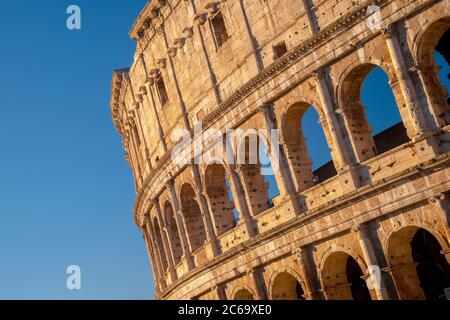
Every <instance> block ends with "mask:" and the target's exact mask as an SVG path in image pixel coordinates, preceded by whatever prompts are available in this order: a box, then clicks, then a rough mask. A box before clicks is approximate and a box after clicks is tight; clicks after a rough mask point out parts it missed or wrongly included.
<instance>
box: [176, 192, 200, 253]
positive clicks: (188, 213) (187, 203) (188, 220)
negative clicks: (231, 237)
mask: <svg viewBox="0 0 450 320" xmlns="http://www.w3.org/2000/svg"><path fill="white" fill-rule="evenodd" d="M180 203H181V210H182V212H183V219H184V223H185V225H186V233H187V237H188V240H189V244H190V246H191V250H192V252H194V251H196V250H198V249H200V248H201V247H202V246H203V245H204V244H205V242H206V229H205V225H204V223H203V218H202V214H201V211H200V206H199V205H198V202H197V200H196V196H195V192H194V188H193V187H192V186H191V185H190V184H188V183H185V184H183V185H182V186H181V189H180Z"/></svg>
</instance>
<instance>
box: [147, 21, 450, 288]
mask: <svg viewBox="0 0 450 320" xmlns="http://www.w3.org/2000/svg"><path fill="white" fill-rule="evenodd" d="M447 20H448V19H447ZM447 20H445V21H447ZM447 22H448V21H447ZM447 22H446V23H444V22H442V21H439V22H437V24H439V25H440V26H441V28H440V29H439V30H440V31H439V33H437V34H438V37H437V36H436V35H435V34H430V38H432V39H433V41H432V42H430V43H429V44H428V46H425V47H426V48H427V49H426V50H425V49H423V47H424V46H421V51H420V52H422V53H423V57H422V58H423V59H422V60H423V61H424V62H427V63H428V64H427V66H431V67H433V70H434V69H435V67H436V66H435V58H436V59H440V60H438V61H440V62H441V63H442V62H445V63H446V64H447V69H445V68H443V69H442V70H447V71H448V72H449V73H450V69H449V68H448V62H449V60H448V47H446V46H445V45H443V44H442V43H443V42H445V41H446V39H448V38H449V36H448V27H449V26H450V23H447ZM442 24H444V25H445V26H446V27H445V28H446V29H444V28H443V27H442ZM430 30H433V28H431V29H430ZM426 34H428V33H426ZM436 48H440V49H439V50H440V51H439V50H437V49H436ZM442 48H444V49H442ZM430 51H431V52H434V53H433V54H432V55H430V53H429V52H430ZM430 64H431V65H430ZM422 68H424V70H428V69H427V68H425V67H423V66H422ZM384 70H385V68H383V65H381V66H377V65H375V64H368V63H364V64H360V65H358V66H356V67H354V68H353V69H351V70H349V72H348V73H346V79H345V80H344V81H343V82H342V83H343V85H342V86H341V88H340V89H339V90H337V91H338V92H337V97H335V100H336V101H338V105H339V106H340V108H339V110H335V111H336V113H337V114H339V115H340V117H338V118H337V119H338V124H339V125H338V127H337V129H338V130H340V132H341V133H342V134H343V140H344V142H345V144H346V146H347V147H348V148H349V150H351V151H352V152H351V154H350V156H351V157H352V160H353V161H354V162H355V163H362V162H364V161H366V160H368V159H370V158H372V157H375V156H376V155H380V154H382V153H384V152H386V151H388V150H390V149H392V148H394V147H396V146H399V145H401V144H403V143H405V142H407V141H409V140H410V138H411V132H410V131H411V130H412V129H411V124H410V123H409V124H408V125H407V124H406V123H405V121H403V119H405V117H406V116H405V115H404V114H402V112H403V113H404V112H405V111H404V109H405V108H404V101H401V98H399V97H400V96H401V94H400V93H399V92H396V91H398V90H399V89H398V86H397V85H396V84H395V82H396V81H398V79H395V76H394V75H393V74H392V70H391V72H390V73H389V72H388V74H386V73H385V72H384ZM421 74H422V76H423V77H424V80H423V81H422V82H423V83H424V86H423V87H424V88H423V90H424V92H425V91H426V92H428V94H423V95H422V96H421V97H420V98H421V99H422V100H423V99H429V98H427V97H430V96H431V97H434V98H435V100H433V101H432V103H429V104H428V105H429V106H430V108H431V110H429V113H431V114H433V115H434V118H433V119H434V121H435V123H434V126H435V127H436V128H437V127H443V126H445V125H447V124H448V123H449V121H448V120H449V119H447V114H448V105H446V104H445V105H444V104H443V102H442V100H443V99H444V98H445V97H447V94H446V93H445V91H444V90H443V89H442V85H443V84H446V83H447V82H446V81H444V80H445V79H444V80H442V79H441V80H436V77H437V74H436V72H433V73H432V74H428V73H427V72H425V71H423V72H422V73H421ZM439 75H441V74H439ZM371 76H372V77H373V78H372V79H371V78H370V77H371ZM426 77H430V78H426ZM425 78H426V79H425ZM427 79H428V80H429V79H433V81H434V82H433V85H432V86H430V85H429V82H427V81H428V80H427ZM429 81H431V80H429ZM370 82H374V83H375V84H377V85H379V84H380V83H382V82H384V85H383V86H382V87H381V88H382V89H383V90H382V92H380V91H378V90H376V88H375V89H374V88H373V86H372V87H371V88H370V90H365V89H364V84H365V83H369V84H370ZM416 87H420V86H419V85H416ZM383 92H384V93H383ZM436 99H438V100H439V101H441V102H439V103H438V102H437V100H436ZM424 105H425V104H424ZM381 106H388V107H389V108H388V110H386V109H383V108H381ZM322 107H323V106H322ZM400 110H403V111H400ZM371 114H372V115H373V116H372V117H371ZM369 118H372V119H374V120H373V121H372V120H369ZM428 120H429V122H430V123H431V122H432V121H431V120H430V119H428ZM280 123H281V125H280V129H281V130H280V131H281V135H282V142H283V146H282V147H283V150H284V151H285V153H286V156H287V159H288V166H289V173H290V176H291V177H292V178H293V179H292V180H293V182H294V184H295V187H296V191H297V192H303V191H305V190H307V189H308V188H310V187H312V186H314V185H315V184H317V183H320V182H323V181H325V180H327V179H328V178H330V177H333V176H334V175H336V174H337V166H336V163H337V161H336V156H335V154H333V152H336V148H337V146H336V145H335V143H334V142H333V141H332V138H331V136H330V130H331V128H329V124H328V123H327V121H326V120H325V116H324V111H323V110H321V108H319V107H318V105H312V104H311V103H309V102H296V103H293V104H291V105H290V106H289V108H287V110H286V111H285V112H284V113H283V114H282V119H281V120H280ZM335 129H336V128H335ZM309 132H310V133H311V132H312V133H313V134H312V136H310V135H309V134H308V133H309ZM248 139H250V138H248ZM248 141H249V140H246V142H245V153H244V154H245V163H244V164H243V165H238V166H237V167H236V168H230V167H229V166H227V165H226V164H222V163H214V164H211V165H209V166H207V167H206V168H205V170H204V171H203V172H202V173H203V174H202V180H203V182H204V192H205V193H204V196H205V197H206V202H207V205H208V208H207V209H206V210H207V211H208V212H205V208H202V205H203V204H202V199H200V197H202V195H200V193H201V191H200V192H199V190H198V189H197V188H198V185H196V183H189V182H185V183H181V184H180V186H179V188H177V190H176V196H177V198H178V199H177V202H179V207H180V208H179V210H180V213H181V218H182V224H180V223H179V222H177V219H176V215H177V213H175V210H176V209H177V207H178V206H174V203H172V202H173V199H172V201H169V200H167V201H165V202H163V203H161V204H160V205H161V207H162V208H163V215H164V218H163V219H162V221H159V220H158V219H157V218H156V217H155V218H154V219H153V220H152V223H153V225H154V230H155V232H154V233H155V239H153V240H154V241H156V248H157V250H156V251H157V253H158V255H160V256H161V259H160V260H161V264H162V265H163V268H164V270H166V269H167V268H168V266H169V262H170V261H169V260H170V258H169V257H167V255H166V254H165V253H167V252H166V251H169V252H170V254H171V256H172V258H173V261H174V263H175V264H177V263H179V262H180V261H181V260H182V256H183V245H182V237H183V235H182V232H183V231H185V235H186V238H187V242H188V245H189V248H188V249H185V250H189V251H190V252H191V253H193V252H195V251H197V250H199V249H200V248H202V247H203V246H204V245H205V243H206V242H207V240H208V230H207V229H208V225H207V223H205V215H210V216H211V219H212V224H213V228H214V230H213V233H214V234H215V236H221V235H222V234H224V233H226V232H228V231H230V230H232V229H233V228H235V226H236V225H237V224H238V223H239V222H240V220H241V219H242V218H243V216H244V212H243V211H245V210H246V209H245V206H247V207H248V208H247V209H248V211H249V212H248V213H249V215H250V216H251V217H256V216H257V215H259V214H261V213H263V212H265V211H266V210H267V209H269V208H271V207H272V206H273V205H274V203H273V199H274V198H275V197H276V196H277V195H278V194H279V193H280V190H279V189H278V185H277V182H278V181H276V179H275V177H274V176H264V175H262V174H261V166H262V163H261V155H260V151H261V150H258V159H257V160H258V161H257V162H256V163H250V161H249V160H250V158H251V157H250V155H249V150H250V148H249V146H247V144H248ZM330 146H332V148H330ZM261 149H264V147H262V148H261ZM332 149H333V150H332ZM269 162H270V161H269ZM269 165H270V164H269ZM240 195H244V196H245V200H244V201H243V202H242V203H241V204H244V206H241V205H240V206H239V208H238V205H237V204H238V203H237V202H238V201H239V199H238V196H240ZM240 210H241V212H240ZM160 224H164V225H162V226H161V225H160ZM181 228H182V229H183V230H180V229H181ZM162 229H165V230H167V233H168V238H169V243H170V250H164V243H163V240H162V237H163V235H162V231H161V230H162ZM335 259H336V261H337V262H339V263H338V264H339V266H340V268H341V269H340V271H339V273H338V274H335V277H337V278H339V279H344V278H345V277H347V280H348V279H352V280H351V282H347V284H348V283H350V284H351V285H350V289H349V290H350V291H346V293H345V296H346V297H350V295H351V296H352V297H364V294H365V293H364V292H363V290H362V289H361V287H362V282H361V281H360V280H358V279H360V278H361V274H360V272H359V271H361V270H359V269H358V268H357V265H356V264H355V263H354V261H352V260H351V259H350V260H349V259H348V257H346V256H344V255H341V256H336V257H335ZM334 270H337V269H334ZM337 278H335V279H337ZM336 281H337V280H336ZM338 284H340V283H335V284H334V285H333V284H330V286H328V287H333V286H336V285H338ZM325 287H326V288H328V287H327V286H325ZM352 288H353V289H352ZM353 291H354V292H353ZM342 294H344V293H342ZM353 295H354V296H353Z"/></svg>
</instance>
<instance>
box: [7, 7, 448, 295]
mask: <svg viewBox="0 0 450 320" xmlns="http://www.w3.org/2000/svg"><path fill="white" fill-rule="evenodd" d="M146 2H147V1H146V0H138V1H136V0H133V1H125V0H114V1H110V0H109V1H108V0H77V1H76V2H75V3H76V4H77V5H79V6H80V7H81V9H82V28H83V29H82V30H81V31H68V30H67V29H66V17H67V16H66V8H67V7H68V6H69V5H70V4H72V2H68V1H62V0H59V1H54V0H43V1H31V0H26V1H20V2H19V1H15V2H13V1H3V2H2V10H1V11H0V34H1V39H2V48H1V50H0V61H1V70H2V76H1V77H0V110H1V119H2V121H1V126H0V136H1V137H3V139H1V140H0V150H1V152H2V154H1V157H0V168H1V169H0V219H1V220H0V299H149V298H151V297H153V292H152V288H153V283H152V280H151V278H152V277H151V270H150V267H149V262H148V258H147V256H146V250H145V245H144V241H143V240H142V238H141V235H140V233H139V231H138V229H137V228H136V226H135V225H134V221H133V218H132V205H133V201H134V190H133V189H134V187H133V182H132V175H131V172H130V169H129V167H128V165H127V164H126V162H125V160H124V159H123V153H124V151H123V150H122V147H121V141H120V137H119V135H118V134H117V132H116V130H115V129H114V127H113V124H112V121H111V115H110V111H109V98H110V86H111V74H112V71H113V70H114V69H117V68H122V67H127V66H129V65H130V64H131V59H132V55H133V52H134V49H135V44H134V43H133V41H131V40H130V39H129V37H128V34H127V33H128V30H129V28H130V26H131V25H132V23H133V21H134V19H135V18H136V17H137V15H138V13H139V11H140V10H141V9H142V8H143V6H144V4H145V3H146ZM448 72H449V71H448V69H447V73H448ZM382 79H383V75H382V74H380V73H376V72H375V73H374V74H373V75H372V76H371V78H369V80H367V81H368V84H367V88H366V89H365V91H364V102H365V104H366V106H368V110H369V111H368V112H369V121H371V124H372V125H373V127H374V128H375V130H376V131H377V132H378V131H379V129H383V128H385V127H387V126H389V125H390V124H393V123H395V122H396V120H397V118H395V117H393V116H390V114H392V113H389V114H388V113H387V112H388V111H386V110H389V109H390V108H394V106H395V104H394V102H393V101H392V100H390V98H389V95H388V94H384V93H381V92H389V91H380V90H385V89H386V86H384V87H383V84H382V81H381V80H382ZM447 85H448V82H447ZM383 88H384V89H383ZM391 110H392V109H391ZM308 117H310V118H308ZM308 117H307V118H305V121H306V123H308V124H310V127H309V129H307V130H309V132H310V133H309V135H308V136H309V137H310V138H309V140H308V143H309V144H310V152H311V153H312V156H313V158H315V159H318V160H317V162H316V163H315V167H317V166H318V164H323V163H325V162H326V161H327V157H328V154H327V152H326V148H325V146H324V144H323V143H324V142H323V139H322V140H321V139H320V128H318V125H317V123H316V120H315V119H314V114H312V115H311V116H308ZM321 141H322V142H321ZM72 264H76V265H79V266H80V267H81V269H82V290H81V291H69V290H67V289H66V286H65V285H66V277H67V275H66V273H65V271H66V268H67V266H69V265H72Z"/></svg>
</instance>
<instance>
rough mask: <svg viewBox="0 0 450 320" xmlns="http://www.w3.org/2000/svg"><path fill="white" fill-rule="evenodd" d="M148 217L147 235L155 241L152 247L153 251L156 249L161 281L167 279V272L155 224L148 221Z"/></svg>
mask: <svg viewBox="0 0 450 320" xmlns="http://www.w3.org/2000/svg"><path fill="white" fill-rule="evenodd" d="M147 216H148V215H146V216H145V217H146V226H147V233H148V234H150V235H151V236H150V238H151V239H152V240H153V241H152V245H153V249H154V251H153V252H154V253H155V257H156V262H157V265H158V268H159V269H158V272H159V276H160V279H164V280H165V277H166V270H165V269H164V263H163V260H162V256H161V251H162V250H161V248H160V247H159V243H158V239H157V238H156V232H155V228H154V227H153V224H152V222H151V220H150V219H147Z"/></svg>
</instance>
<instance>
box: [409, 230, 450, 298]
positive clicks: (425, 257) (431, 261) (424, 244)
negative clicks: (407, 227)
mask: <svg viewBox="0 0 450 320" xmlns="http://www.w3.org/2000/svg"><path fill="white" fill-rule="evenodd" d="M411 249H412V256H413V260H414V262H415V263H416V264H417V267H416V270H417V276H418V277H419V279H420V286H421V287H422V289H423V291H424V293H425V297H426V298H427V300H440V299H443V300H445V293H444V289H445V288H449V287H450V266H449V264H448V262H447V260H446V259H445V257H444V255H443V254H442V253H441V250H442V247H441V245H440V244H439V242H438V241H437V240H436V238H435V237H433V235H432V234H431V233H429V232H428V231H426V230H424V229H419V230H418V231H417V232H416V234H415V235H414V237H413V239H412V241H411Z"/></svg>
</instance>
